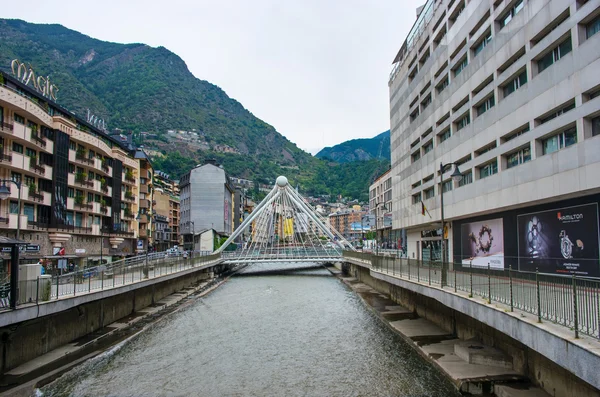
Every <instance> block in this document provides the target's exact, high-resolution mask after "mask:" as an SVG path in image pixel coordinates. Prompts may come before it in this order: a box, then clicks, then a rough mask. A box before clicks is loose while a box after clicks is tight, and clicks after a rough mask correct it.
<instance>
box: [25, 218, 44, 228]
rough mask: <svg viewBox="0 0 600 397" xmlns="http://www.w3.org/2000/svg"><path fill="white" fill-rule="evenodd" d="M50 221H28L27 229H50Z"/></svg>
mask: <svg viewBox="0 0 600 397" xmlns="http://www.w3.org/2000/svg"><path fill="white" fill-rule="evenodd" d="M48 224H49V222H48V220H47V219H46V220H37V221H32V220H29V219H28V220H27V229H48Z"/></svg>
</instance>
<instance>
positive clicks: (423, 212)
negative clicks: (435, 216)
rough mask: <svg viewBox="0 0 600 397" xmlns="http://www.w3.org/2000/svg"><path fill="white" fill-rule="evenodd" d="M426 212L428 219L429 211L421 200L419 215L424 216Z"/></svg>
mask: <svg viewBox="0 0 600 397" xmlns="http://www.w3.org/2000/svg"><path fill="white" fill-rule="evenodd" d="M426 212H427V215H429V218H431V214H430V213H429V210H428V209H427V207H425V203H424V202H423V200H421V215H423V216H425V213H426Z"/></svg>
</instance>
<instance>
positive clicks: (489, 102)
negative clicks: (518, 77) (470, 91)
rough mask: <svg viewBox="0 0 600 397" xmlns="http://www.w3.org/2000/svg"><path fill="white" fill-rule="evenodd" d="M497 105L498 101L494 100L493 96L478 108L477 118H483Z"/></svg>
mask: <svg viewBox="0 0 600 397" xmlns="http://www.w3.org/2000/svg"><path fill="white" fill-rule="evenodd" d="M495 104H496V101H495V99H494V96H493V95H492V96H491V97H489V98H488V99H486V100H485V101H483V103H482V104H481V105H479V106H477V116H481V115H482V114H484V113H485V112H487V111H488V110H490V109H491V108H493V107H494V105H495Z"/></svg>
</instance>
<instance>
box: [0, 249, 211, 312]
mask: <svg viewBox="0 0 600 397" xmlns="http://www.w3.org/2000/svg"><path fill="white" fill-rule="evenodd" d="M220 257H221V256H220V254H210V253H205V252H202V253H199V252H195V253H188V254H187V255H185V256H184V255H183V254H177V255H169V254H168V253H167V252H156V253H149V254H148V255H145V254H144V255H138V256H135V257H130V258H126V259H122V260H119V261H115V262H112V263H110V264H108V265H99V266H94V267H88V268H85V269H75V270H74V271H71V272H68V273H64V274H57V275H43V276H38V277H37V278H36V279H35V280H27V281H20V282H19V296H18V301H17V304H27V303H40V302H44V301H49V300H53V299H59V298H61V297H64V296H76V295H81V294H86V293H90V292H96V291H101V290H104V289H109V288H114V287H118V286H123V285H126V284H131V283H136V282H140V281H145V280H147V279H152V278H156V277H161V276H165V275H168V274H173V273H177V272H180V271H184V270H188V269H192V268H194V267H199V266H202V265H204V264H207V263H210V262H212V261H215V260H218V259H220ZM6 306H8V298H0V307H6Z"/></svg>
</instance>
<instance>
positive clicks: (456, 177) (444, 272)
mask: <svg viewBox="0 0 600 397" xmlns="http://www.w3.org/2000/svg"><path fill="white" fill-rule="evenodd" d="M452 165H454V171H453V172H452V175H450V177H452V180H453V181H454V182H460V180H461V179H462V177H463V175H462V173H461V172H460V170H459V169H458V164H457V163H447V164H444V163H440V208H441V215H442V280H441V282H440V284H441V287H444V286H445V285H446V283H447V279H448V269H446V240H445V236H444V234H445V233H444V231H445V230H446V229H445V228H444V226H445V225H444V171H445V170H446V167H449V166H452Z"/></svg>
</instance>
